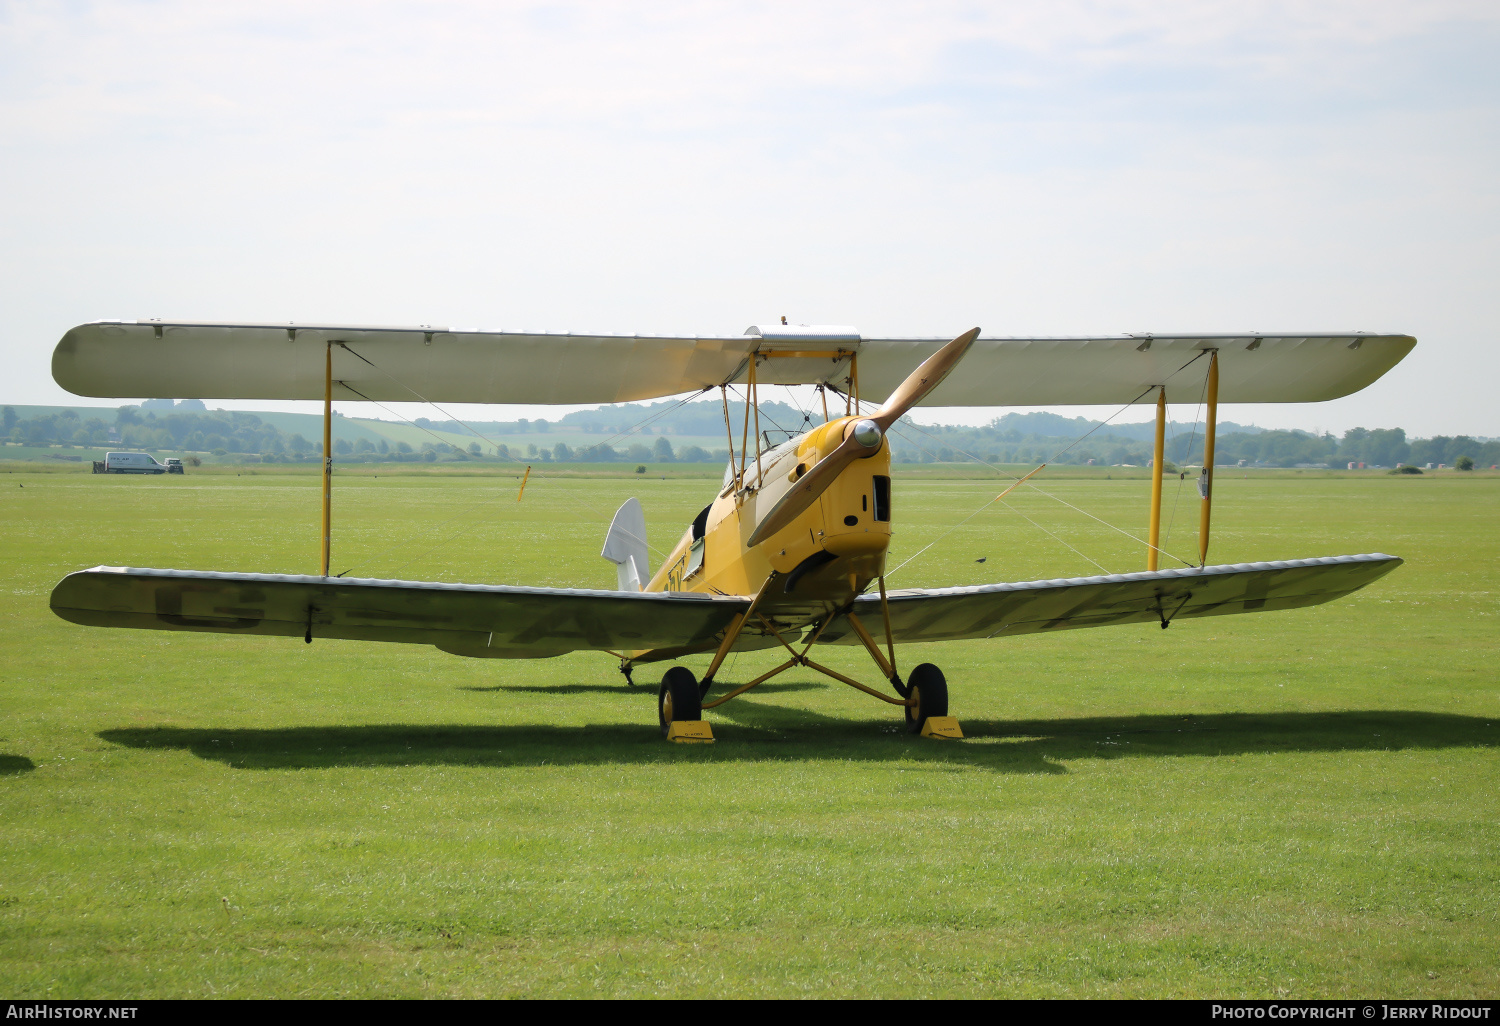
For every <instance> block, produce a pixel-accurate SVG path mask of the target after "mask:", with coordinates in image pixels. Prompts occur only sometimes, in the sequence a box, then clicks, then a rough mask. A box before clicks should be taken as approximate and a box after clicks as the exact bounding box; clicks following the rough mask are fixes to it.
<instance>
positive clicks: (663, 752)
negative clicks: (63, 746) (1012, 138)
mask: <svg viewBox="0 0 1500 1026" xmlns="http://www.w3.org/2000/svg"><path fill="white" fill-rule="evenodd" d="M736 707H737V708H736ZM723 708H724V714H722V715H719V716H717V717H716V722H715V733H716V734H717V735H718V736H719V743H718V744H715V745H668V744H664V743H663V742H662V740H661V738H660V736H659V735H658V733H657V731H656V729H655V728H654V727H653V726H651V725H647V724H640V725H635V724H593V725H587V726H578V727H559V726H549V725H546V724H535V725H506V726H475V725H415V724H414V725H410V726H406V725H402V724H381V725H370V726H333V727H287V728H281V729H275V728H254V729H252V728H242V727H225V728H213V727H199V728H184V727H132V728H122V729H118V730H105V731H101V732H100V733H99V735H98V736H99V737H100V738H102V739H103V740H105V741H108V742H110V743H112V744H118V745H123V746H126V747H129V748H140V749H185V750H187V751H190V752H192V753H193V754H194V755H196V756H198V757H199V758H202V759H211V760H214V761H217V762H222V763H225V764H226V765H229V766H232V767H234V768H236V769H258V770H276V769H313V768H321V767H348V766H365V767H376V766H430V765H443V766H494V767H507V766H536V765H540V764H542V763H548V764H550V765H553V766H558V765H600V764H610V763H642V764H650V763H678V762H682V761H683V760H688V761H691V762H700V761H705V760H707V761H713V760H715V759H733V760H736V761H746V760H750V761H787V760H794V759H797V760H810V761H811V760H818V759H839V760H849V759H855V760H862V761H868V762H890V761H896V760H904V761H912V760H916V761H921V762H927V763H933V764H939V765H942V764H946V765H952V766H959V765H963V766H971V767H976V768H982V769H989V770H992V771H994V772H997V773H1046V774H1060V773H1066V772H1067V767H1066V764H1067V762H1068V761H1069V760H1077V759H1118V758H1127V757H1131V756H1135V757H1142V756H1144V757H1152V758H1161V757H1172V756H1194V757H1215V756H1224V755H1277V754H1290V753H1304V752H1350V751H1400V750H1412V749H1444V748H1476V747H1479V748H1493V747H1496V746H1497V745H1500V723H1497V721H1496V720H1494V719H1491V720H1485V719H1484V718H1482V717H1474V716H1458V715H1453V714H1449V713H1432V712H1408V711H1399V710H1382V711H1350V712H1312V713H1303V712H1282V713H1219V714H1213V715H1206V716H1187V717H1183V716H1109V717H1093V718H1082V719H1064V720H981V719H974V718H968V719H964V720H963V721H962V722H963V726H964V732H965V733H966V734H967V735H968V740H966V741H963V742H954V741H931V740H928V739H926V738H918V737H913V736H911V735H909V734H907V733H905V731H904V729H903V727H902V726H901V724H900V721H898V720H885V721H871V720H849V719H839V718H834V717H825V716H819V715H818V714H816V713H811V712H809V711H807V710H806V709H791V708H786V707H782V706H777V705H772V704H769V703H765V702H743V703H742V702H738V701H736V702H735V703H731V704H730V705H727V706H724V707H723ZM730 710H733V712H730Z"/></svg>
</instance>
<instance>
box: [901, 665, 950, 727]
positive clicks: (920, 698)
mask: <svg viewBox="0 0 1500 1026" xmlns="http://www.w3.org/2000/svg"><path fill="white" fill-rule="evenodd" d="M906 686H907V687H908V688H909V689H910V690H911V698H912V699H914V700H915V701H916V702H917V704H916V705H909V706H907V707H906V732H907V733H908V734H920V733H922V725H923V724H924V723H926V722H927V717H929V716H947V715H948V678H946V677H944V676H943V671H942V670H939V669H938V668H937V667H936V666H933V665H932V664H931V663H922V664H920V665H919V666H917V667H916V668H915V669H913V670H912V671H911V673H910V674H908V675H907V678H906Z"/></svg>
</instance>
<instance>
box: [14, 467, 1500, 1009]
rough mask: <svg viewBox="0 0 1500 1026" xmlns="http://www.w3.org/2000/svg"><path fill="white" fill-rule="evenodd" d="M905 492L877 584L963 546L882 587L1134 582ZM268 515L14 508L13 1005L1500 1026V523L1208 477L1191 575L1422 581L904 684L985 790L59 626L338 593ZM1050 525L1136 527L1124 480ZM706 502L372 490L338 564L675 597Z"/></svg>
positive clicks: (212, 478)
mask: <svg viewBox="0 0 1500 1026" xmlns="http://www.w3.org/2000/svg"><path fill="white" fill-rule="evenodd" d="M7 469H16V468H15V467H12V468H7ZM49 469H50V468H49ZM403 469H405V468H403ZM549 469H552V468H549ZM654 469H655V468H654ZM897 469H898V475H897V476H898V485H897V494H896V508H895V512H896V517H897V535H896V539H895V544H894V546H893V552H892V566H895V565H896V564H898V563H900V562H902V561H903V560H904V559H906V557H907V556H910V555H912V554H913V553H915V552H917V551H918V550H919V549H920V548H921V547H922V546H924V545H926V544H927V543H928V542H930V541H933V540H935V539H937V538H938V537H939V536H940V535H942V534H943V532H945V531H947V530H949V528H955V527H956V529H955V530H953V531H952V533H951V534H948V535H947V537H946V538H944V539H943V540H942V541H941V542H940V543H939V544H937V545H936V546H934V547H933V548H932V549H931V550H929V551H928V552H927V553H926V554H924V555H923V556H922V557H921V558H919V559H918V560H916V561H914V562H912V563H911V564H910V565H909V566H907V567H905V568H904V569H902V570H901V571H899V572H898V573H897V574H895V576H894V577H893V582H892V583H893V584H894V585H896V586H918V585H939V584H960V583H977V582H981V581H995V580H1024V579H1030V578H1037V577H1056V576H1068V575H1074V574H1084V573H1096V572H1098V569H1097V568H1096V567H1095V566H1094V565H1093V564H1091V563H1090V562H1089V561H1088V560H1089V559H1090V558H1091V559H1093V560H1097V561H1098V562H1099V563H1101V564H1103V565H1104V566H1105V567H1106V568H1107V569H1109V570H1128V569H1138V568H1139V567H1140V565H1141V563H1142V558H1143V557H1142V554H1141V551H1140V546H1139V545H1138V544H1137V543H1135V542H1133V541H1131V540H1130V539H1128V538H1126V537H1124V536H1122V535H1120V534H1117V533H1115V532H1113V531H1111V530H1110V529H1109V528H1107V527H1104V526H1101V525H1100V524H1099V523H1097V522H1096V521H1094V520H1091V519H1089V518H1088V517H1087V516H1084V515H1083V514H1081V513H1078V512H1075V511H1073V510H1070V509H1068V508H1067V507H1066V506H1063V505H1061V504H1059V503H1058V502H1056V501H1054V500H1052V499H1048V498H1046V497H1045V496H1041V495H1037V494H1035V493H1031V492H1029V491H1028V490H1024V489H1023V490H1020V491H1017V492H1015V493H1013V494H1012V495H1011V496H1009V497H1008V498H1007V500H1006V501H1007V502H1010V503H1011V507H1009V508H1006V507H1002V506H991V507H989V509H988V510H987V511H986V512H984V513H981V514H980V515H978V516H976V517H974V518H973V519H971V520H969V521H967V523H965V524H962V526H956V525H959V524H960V522H961V521H963V519H964V518H965V517H966V516H968V515H969V514H970V513H972V512H973V511H974V510H975V509H977V508H979V507H980V506H981V505H982V504H983V503H984V502H985V501H986V500H987V499H988V498H991V497H993V495H995V494H996V492H997V490H998V489H997V488H996V487H995V486H994V484H993V483H991V482H990V481H987V480H985V479H982V478H962V477H958V476H953V475H949V476H947V477H940V476H937V475H936V473H935V472H933V471H929V470H927V468H912V469H913V471H921V472H913V473H907V470H906V468H897ZM1069 469H1072V468H1069ZM1088 469H1090V470H1093V469H1100V470H1104V469H1107V468H1088ZM268 470H269V468H266V469H262V470H261V471H260V472H259V473H257V474H245V475H244V476H239V477H236V476H233V475H232V474H227V475H226V474H218V475H210V474H192V473H190V474H188V475H185V476H183V477H170V478H168V477H158V478H116V477H99V476H93V475H89V474H76V473H52V474H48V473H27V472H26V471H25V470H24V469H21V470H20V471H19V472H16V473H13V474H6V475H4V476H0V517H3V522H4V524H5V529H4V533H3V535H0V538H3V543H0V544H3V546H4V564H3V565H4V567H5V571H4V573H5V576H4V579H3V585H0V613H3V616H4V619H3V621H0V622H3V624H4V627H3V628H0V659H3V665H4V667H5V670H4V674H3V678H0V679H3V689H4V691H3V694H4V706H3V708H4V719H3V721H0V825H3V827H0V829H3V838H4V843H3V846H0V989H3V990H4V992H5V993H7V994H8V995H12V996H15V997H18V998H19V997H53V998H61V997H125V996H133V997H168V996H204V997H211V996H215V995H217V996H235V997H249V996H275V995H279V996H293V995H308V996H336V995H349V996H425V995H434V996H439V995H451V996H489V995H525V996H556V995H601V996H602V995H656V996H671V995H678V996H711V995H717V996H789V995H808V996H912V995H930V996H974V995H1073V996H1116V995H1149V996H1193V995H1197V996H1208V995H1215V996H1278V995H1287V996H1296V997H1313V996H1331V995H1352V996H1364V995H1389V996H1411V997H1415V996H1440V995H1441V996H1455V997H1493V996H1495V995H1496V994H1497V992H1500V923H1497V912H1496V910H1497V909H1500V860H1497V858H1496V852H1497V851H1500V794H1497V792H1500V788H1497V784H1500V759H1497V745H1500V703H1497V699H1500V685H1497V680H1496V672H1495V666H1496V663H1497V656H1500V644H1497V641H1500V631H1497V629H1496V622H1495V617H1496V616H1497V615H1500V602H1497V584H1500V580H1497V574H1500V571H1497V556H1500V532H1497V530H1496V528H1497V526H1500V524H1497V520H1500V516H1497V511H1500V480H1496V479H1495V478H1494V477H1484V476H1469V477H1456V476H1441V475H1426V476H1423V477H1414V478H1393V477H1385V476H1383V475H1382V476H1356V475H1338V474H1335V475H1327V474H1320V473H1316V472H1309V473H1307V474H1303V475H1297V474H1295V473H1292V472H1287V473H1285V474H1279V475H1274V476H1271V475H1266V474H1263V473H1259V472H1252V473H1250V474H1239V473H1232V472H1231V473H1223V474H1222V476H1221V478H1220V485H1219V488H1218V501H1217V507H1216V511H1215V533H1214V544H1213V550H1212V552H1211V553H1210V560H1211V561H1213V562H1220V561H1224V562H1232V561H1239V560H1248V559H1276V558H1294V557H1302V556H1315V555H1332V554H1340V553H1357V552H1371V551H1386V552H1392V553H1395V554H1397V555H1401V556H1403V557H1405V558H1406V559H1407V561H1408V562H1407V565H1406V566H1404V567H1402V568H1401V569H1400V570H1398V571H1397V572H1396V573H1395V574H1393V575H1392V576H1391V577H1388V578H1386V579H1385V580H1383V581H1381V582H1379V583H1378V584H1377V585H1376V586H1374V587H1373V588H1371V589H1368V590H1367V591H1365V592H1361V593H1359V594H1358V595H1356V596H1354V597H1352V598H1351V599H1349V600H1347V601H1344V602H1341V603H1338V604H1335V605H1330V606H1326V607H1320V608H1316V609H1310V610H1302V611H1297V612H1292V613H1272V614H1264V615H1253V616H1242V617H1232V618H1222V619H1207V620H1199V621H1195V622H1182V623H1179V624H1175V625H1174V626H1173V627H1172V629H1171V630H1169V631H1165V632H1164V631H1161V630H1160V629H1158V628H1156V627H1154V626H1146V627H1123V628H1109V629H1103V630H1094V631H1075V632H1068V633H1064V634H1059V635H1055V636H1050V637H1031V638H1023V639H1016V640H1012V641H1009V642H1006V643H1004V644H999V643H989V644H986V643H979V642H975V643H958V644H950V645H946V646H922V647H915V648H912V649H910V650H903V651H901V652H898V655H899V656H900V658H901V660H902V662H903V664H904V665H906V666H910V665H912V664H913V663H914V662H916V661H920V660H932V661H936V662H938V663H940V664H941V665H942V666H943V667H944V669H945V671H946V672H947V674H948V678H949V680H950V686H951V688H952V689H953V695H954V697H953V710H954V712H955V714H956V715H958V717H959V718H960V720H961V722H962V723H963V725H964V729H965V732H966V734H967V735H968V740H966V741H963V742H932V741H923V740H921V739H914V738H911V737H909V736H907V735H905V734H904V733H901V732H900V731H898V730H897V717H896V716H893V715H892V711H891V709H890V707H887V706H882V705H878V704H877V703H875V702H873V701H872V700H870V699H869V698H867V697H865V696H862V695H860V694H858V693H857V692H854V691H852V690H850V689H847V688H843V687H841V686H839V685H836V684H830V683H827V682H824V681H822V680H820V679H818V678H816V677H813V676H811V675H809V674H789V675H787V676H785V677H782V678H779V679H778V680H777V681H774V682H772V683H771V684H768V685H766V686H765V687H763V688H762V689H760V690H759V691H757V692H752V693H751V694H749V695H746V696H745V697H744V698H742V699H736V700H735V701H733V702H731V703H729V704H728V705H725V706H723V707H721V708H720V709H718V710H715V711H714V712H711V713H710V714H709V717H710V719H711V720H712V721H713V723H714V729H715V733H716V734H717V736H718V737H719V741H718V742H717V744H715V745H712V746H680V747H674V746H667V745H665V744H663V743H662V742H661V741H660V740H659V739H658V737H657V734H656V730H655V722H654V715H655V713H654V709H653V703H654V688H650V687H640V688H636V689H630V688H626V687H625V686H623V683H622V679H621V677H620V675H619V674H618V672H616V670H615V668H614V667H613V665H612V661H611V660H610V659H609V658H608V657H606V656H602V655H591V654H575V655H571V656H565V657H562V658H558V659H553V660H545V661H538V662H514V663H511V662H502V661H468V660H463V659H459V658H456V657H452V656H446V655H443V654H442V653H439V652H436V651H435V650H427V649H422V648H412V647H404V646H382V645H360V644H354V643H341V642H317V643H315V644H313V645H310V646H308V645H303V644H302V643H300V642H295V641H282V640H277V639H261V638H231V637H219V636H210V635H191V634H172V633H165V632H163V633H156V632H126V631H115V632H111V631H103V630H93V629H87V628H81V627H77V626H74V625H71V624H68V623H65V622H63V621H62V620H59V619H57V618H56V617H54V616H52V615H51V613H50V612H49V611H48V609H47V595H48V592H49V590H50V589H51V586H52V585H53V584H54V583H55V582H56V580H57V579H58V578H60V577H61V576H62V575H63V574H65V573H67V572H69V571H71V570H74V569H78V568H81V567H86V566H91V565H94V564H96V563H114V564H128V565H137V566H169V567H191V568H203V569H224V570H260V571H283V572H310V571H313V570H314V569H315V566H316V558H317V543H316V517H317V502H318V499H317V494H318V488H317V482H316V480H315V478H312V477H309V476H306V475H299V474H273V473H269V472H267V471H268ZM364 470H369V472H368V473H365V472H363V471H364ZM376 474H378V475H379V476H378V477H377V476H376ZM1037 480H1038V481H1039V483H1041V484H1042V487H1043V488H1045V489H1046V490H1047V491H1048V492H1050V493H1052V494H1053V495H1054V496H1056V497H1057V498H1058V499H1062V500H1065V501H1066V502H1068V503H1072V504H1073V505H1075V506H1078V507H1081V508H1082V509H1085V510H1087V511H1089V512H1091V513H1093V514H1095V515H1097V516H1099V517H1102V518H1103V519H1104V520H1106V521H1109V522H1110V523H1113V524H1117V525H1120V526H1122V527H1125V528H1128V529H1130V530H1132V531H1134V530H1138V529H1139V527H1140V525H1141V524H1142V522H1143V521H1144V518H1145V517H1144V514H1145V508H1144V504H1145V482H1144V481H1142V480H1140V479H1135V480H1120V479H1118V478H1114V479H1109V480H1105V479H1103V478H1101V477H1099V476H1097V475H1095V476H1093V477H1086V476H1074V477H1068V478H1062V477H1045V476H1044V477H1042V478H1038V479H1037ZM20 485H24V486H25V487H24V488H23V487H19V486H20ZM1172 485H1173V486H1174V487H1172V488H1169V492H1168V508H1169V510H1170V509H1171V507H1172V501H1173V494H1172V493H1173V491H1174V490H1175V486H1176V485H1177V482H1172ZM712 487H713V485H712V483H710V482H705V481H703V480H692V479H678V478H670V477H669V478H667V479H665V480H664V479H663V477H662V475H661V474H658V473H653V474H651V475H649V476H645V477H637V476H634V475H629V474H626V475H623V476H620V475H611V476H601V477H595V478H587V477H564V476H543V477H540V478H539V477H537V476H535V475H534V476H533V479H532V482H531V484H530V486H529V487H528V489H527V492H526V497H525V499H524V500H523V501H522V502H520V503H517V502H516V501H515V481H514V477H513V475H511V474H504V475H499V476H495V475H490V476H486V475H465V476H460V475H439V474H433V473H425V474H424V473H410V474H392V473H386V472H384V470H383V469H379V468H376V469H370V468H361V472H358V473H348V474H346V475H344V476H342V477H341V479H340V482H339V484H338V486H337V488H336V491H335V510H336V519H335V545H334V563H335V567H336V570H343V569H345V568H346V567H348V568H350V569H351V570H352V572H353V573H354V574H356V575H370V576H386V575H391V576H403V577H413V578H421V579H436V580H468V581H486V582H507V583H525V584H539V585H570V586H593V587H601V586H607V585H608V584H609V583H610V582H611V581H612V580H613V568H612V567H611V565H610V564H608V563H607V562H605V561H604V560H602V559H601V558H600V557H599V556H598V551H599V546H600V544H601V541H602V535H603V530H604V524H605V522H607V519H608V517H609V515H610V514H611V513H612V512H613V511H614V509H615V507H616V506H617V505H618V504H619V503H620V502H621V501H623V499H624V498H625V497H627V496H628V495H631V494H637V495H639V496H640V498H641V500H642V502H643V504H644V505H645V507H646V511H647V516H648V523H649V524H650V525H651V538H652V541H653V542H654V544H655V545H656V546H657V547H658V548H659V549H666V548H669V547H670V545H671V543H672V542H673V541H674V540H675V538H676V536H677V534H678V533H679V532H680V531H681V530H682V528H683V527H684V526H685V525H686V523H687V522H688V521H689V520H690V519H691V517H692V516H693V514H694V513H696V512H697V510H698V509H700V508H701V506H702V505H703V503H704V502H706V501H707V492H708V491H710V490H711V489H712ZM1196 506H1197V504H1196V493H1195V490H1193V489H1192V483H1191V482H1187V483H1186V485H1185V486H1184V490H1183V492H1182V494H1181V497H1180V501H1179V503H1178V505H1177V508H1176V513H1175V519H1174V520H1173V521H1172V534H1171V538H1170V540H1169V541H1168V542H1167V544H1166V546H1165V547H1166V548H1167V549H1168V550H1169V551H1172V552H1177V553H1179V554H1181V555H1183V556H1185V557H1191V556H1192V555H1193V554H1194V553H1195V551H1196V540H1195V538H1194V535H1193V528H1194V527H1195V525H1196V519H1197V508H1196ZM1023 514H1024V516H1025V517H1030V518H1031V519H1032V520H1034V521H1036V522H1037V523H1038V524H1040V525H1042V526H1043V527H1045V528H1046V530H1047V531H1050V532H1052V533H1051V534H1050V535H1049V534H1047V533H1043V532H1042V531H1041V530H1039V529H1038V528H1036V527H1033V526H1032V525H1031V524H1029V523H1028V522H1027V521H1026V520H1025V519H1023V516H1022V515H1023ZM1069 546H1072V548H1070V547H1069ZM1073 549H1077V550H1080V551H1081V552H1082V553H1083V555H1080V554H1078V553H1077V552H1074V551H1073ZM981 557H983V558H985V560H986V562H984V563H982V564H981V563H977V562H975V560H977V559H979V558H981ZM1085 557H1088V558H1085ZM658 558H659V557H658ZM834 649H835V650H834V651H833V652H831V653H829V654H827V655H826V659H827V661H828V662H830V663H831V664H832V665H835V666H836V667H838V668H840V669H842V670H844V671H845V672H849V673H852V674H856V675H858V676H860V677H861V678H863V679H867V680H871V679H873V678H874V676H875V675H874V674H873V672H872V671H871V670H870V668H869V667H868V666H866V665H864V657H863V656H862V654H861V653H860V652H858V651H857V650H853V649H845V648H843V647H842V646H837V647H834ZM825 651H826V650H825ZM774 658H775V655H774V653H757V654H755V655H747V656H741V657H738V658H736V659H735V660H734V662H733V663H732V664H731V665H730V667H729V669H728V672H727V673H724V674H721V679H723V680H726V681H727V680H740V679H748V676H749V675H751V674H754V673H756V672H757V671H758V670H759V669H760V668H762V667H767V666H769V665H770V664H771V661H772V660H773V659H774ZM687 662H688V664H689V665H692V666H694V667H695V668H697V669H699V670H700V671H701V669H702V666H703V664H704V663H705V662H706V658H702V657H700V658H696V659H691V660H688V661H687ZM642 676H645V675H644V674H643V675H642Z"/></svg>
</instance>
